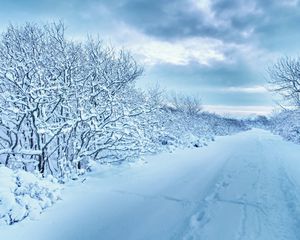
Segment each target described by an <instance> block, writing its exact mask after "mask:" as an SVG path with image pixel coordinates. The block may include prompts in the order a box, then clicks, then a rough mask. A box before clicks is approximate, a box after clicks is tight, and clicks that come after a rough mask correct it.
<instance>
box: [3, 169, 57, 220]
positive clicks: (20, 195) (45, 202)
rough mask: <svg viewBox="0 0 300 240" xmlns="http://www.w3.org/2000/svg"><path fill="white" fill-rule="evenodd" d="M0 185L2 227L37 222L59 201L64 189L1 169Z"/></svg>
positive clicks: (36, 177)
mask: <svg viewBox="0 0 300 240" xmlns="http://www.w3.org/2000/svg"><path fill="white" fill-rule="evenodd" d="M0 183H1V184H0V225H1V224H13V223H15V222H19V221H21V220H23V219H25V218H26V217H29V218H31V219H34V218H36V217H37V216H38V215H39V214H40V213H41V212H42V211H43V209H45V208H47V207H50V206H51V205H52V204H53V203H54V202H56V201H57V200H58V199H60V192H61V186H60V185H59V184H58V183H56V181H55V180H54V179H53V178H51V177H49V178H47V179H46V178H43V179H42V178H41V177H39V176H37V175H34V174H33V173H29V172H25V171H24V170H16V171H13V170H11V169H9V168H7V167H4V166H3V165H0Z"/></svg>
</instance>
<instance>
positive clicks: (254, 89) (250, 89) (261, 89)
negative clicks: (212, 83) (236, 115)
mask: <svg viewBox="0 0 300 240" xmlns="http://www.w3.org/2000/svg"><path fill="white" fill-rule="evenodd" d="M206 90H210V91H213V92H216V93H218V92H221V93H268V92H269V91H268V90H267V88H266V87H265V86H263V85H254V86H247V87H243V86H234V87H222V88H218V87H217V88H210V89H206Z"/></svg>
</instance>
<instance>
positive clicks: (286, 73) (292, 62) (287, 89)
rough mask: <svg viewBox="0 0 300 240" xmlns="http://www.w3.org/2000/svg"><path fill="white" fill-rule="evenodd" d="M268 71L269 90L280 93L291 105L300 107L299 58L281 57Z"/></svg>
mask: <svg viewBox="0 0 300 240" xmlns="http://www.w3.org/2000/svg"><path fill="white" fill-rule="evenodd" d="M268 72H269V75H270V80H269V83H270V84H271V90H272V91H275V92H277V93H279V94H281V95H282V96H283V97H284V99H285V100H287V101H288V102H290V103H291V104H292V105H295V106H297V107H300V59H299V58H289V57H286V58H281V59H280V60H279V61H278V62H277V63H276V64H274V66H272V67H271V68H269V71H268Z"/></svg>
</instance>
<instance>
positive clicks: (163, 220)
mask: <svg viewBox="0 0 300 240" xmlns="http://www.w3.org/2000/svg"><path fill="white" fill-rule="evenodd" d="M299 156H300V146H299V145H295V144H293V143H291V142H285V141H283V140H282V139H281V137H279V136H275V135H272V134H271V133H269V132H267V131H264V130H258V129H254V130H251V131H248V132H242V133H239V134H236V135H233V136H226V137H218V138H216V141H215V142H212V143H210V144H209V146H208V147H204V148H190V149H185V150H176V151H174V152H173V153H163V154H158V155H154V156H151V157H147V158H146V161H145V162H143V161H140V162H137V163H134V164H132V165H125V164H124V165H121V166H119V167H107V168H102V169H100V170H98V171H96V172H94V173H93V174H90V175H86V176H85V177H86V179H80V180H79V181H78V182H73V183H69V184H68V185H67V186H66V187H65V190H64V192H63V200H62V201H59V202H58V203H57V204H55V205H54V206H52V207H51V208H49V209H48V210H47V211H46V212H45V213H44V214H42V215H40V217H39V219H37V220H29V219H26V220H24V221H22V222H20V223H18V224H14V225H12V226H7V225H6V226H1V227H0V239H11V240H27V239H28V240H48V239H49V240H53V239H56V240H69V239H70V240H76V239H78V240H85V239H88V240H94V239H105V240H109V239H130V240H135V239H137V240H141V239H142V240H147V239H155V240H157V239H164V240H165V239H166V240H167V239H197V240H198V239H204V240H219V239H222V240H233V239H264V240H272V239H277V240H281V239H289V240H294V239H300V228H299V226H300V187H299V186H300V158H299Z"/></svg>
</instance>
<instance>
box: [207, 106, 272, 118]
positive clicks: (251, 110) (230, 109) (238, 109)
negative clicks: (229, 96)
mask: <svg viewBox="0 0 300 240" xmlns="http://www.w3.org/2000/svg"><path fill="white" fill-rule="evenodd" d="M203 109H204V110H205V111H209V112H213V113H217V114H221V115H226V116H233V117H247V116H251V115H271V114H272V112H274V111H275V110H276V108H275V107H274V106H252V105H248V106H247V105H246V106H228V105H203Z"/></svg>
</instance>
